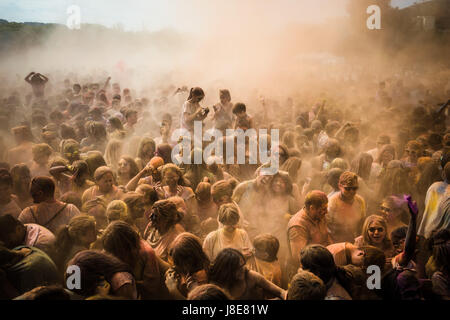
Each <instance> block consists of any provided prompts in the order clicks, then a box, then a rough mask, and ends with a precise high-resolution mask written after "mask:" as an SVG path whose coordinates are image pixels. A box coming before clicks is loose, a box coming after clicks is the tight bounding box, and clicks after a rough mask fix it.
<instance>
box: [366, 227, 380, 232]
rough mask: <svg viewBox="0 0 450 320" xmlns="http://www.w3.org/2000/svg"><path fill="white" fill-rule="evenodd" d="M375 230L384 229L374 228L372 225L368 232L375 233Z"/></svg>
mask: <svg viewBox="0 0 450 320" xmlns="http://www.w3.org/2000/svg"><path fill="white" fill-rule="evenodd" d="M375 231H378V232H383V231H384V228H374V227H372V228H369V232H371V233H375Z"/></svg>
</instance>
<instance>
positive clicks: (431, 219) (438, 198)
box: [417, 162, 450, 238]
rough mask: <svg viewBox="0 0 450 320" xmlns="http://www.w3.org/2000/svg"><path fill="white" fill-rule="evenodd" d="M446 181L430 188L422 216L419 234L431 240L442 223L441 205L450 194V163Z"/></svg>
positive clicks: (446, 165)
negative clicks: (439, 211)
mask: <svg viewBox="0 0 450 320" xmlns="http://www.w3.org/2000/svg"><path fill="white" fill-rule="evenodd" d="M444 177H445V180H444V181H439V182H435V183H433V184H432V185H431V186H430V188H428V191H427V195H426V198H425V211H424V213H423V216H422V221H421V222H420V225H419V229H418V231H417V234H418V235H420V236H423V237H424V238H430V236H431V234H432V232H433V231H434V230H436V227H437V226H438V225H439V223H440V222H441V219H442V216H439V215H438V209H439V204H440V203H441V202H442V201H444V200H445V199H447V198H448V197H449V194H450V187H449V182H450V162H447V164H445V167H444Z"/></svg>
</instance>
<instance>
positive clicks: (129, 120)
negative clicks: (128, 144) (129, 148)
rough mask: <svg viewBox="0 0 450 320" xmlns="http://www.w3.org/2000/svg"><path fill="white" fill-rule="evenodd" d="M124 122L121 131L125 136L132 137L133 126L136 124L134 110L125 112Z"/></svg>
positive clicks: (135, 111)
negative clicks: (123, 131) (122, 130)
mask: <svg viewBox="0 0 450 320" xmlns="http://www.w3.org/2000/svg"><path fill="white" fill-rule="evenodd" d="M125 120H126V123H125V125H124V126H123V129H124V130H125V132H126V133H127V136H132V135H133V134H134V130H135V129H134V126H135V125H136V123H137V122H138V112H137V110H134V109H128V110H126V111H125Z"/></svg>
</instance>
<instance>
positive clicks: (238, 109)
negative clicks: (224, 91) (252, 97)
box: [232, 102, 247, 114]
mask: <svg viewBox="0 0 450 320" xmlns="http://www.w3.org/2000/svg"><path fill="white" fill-rule="evenodd" d="M246 111H247V107H246V106H245V104H243V103H242V102H237V103H235V104H234V106H233V109H232V112H233V114H238V113H240V112H246Z"/></svg>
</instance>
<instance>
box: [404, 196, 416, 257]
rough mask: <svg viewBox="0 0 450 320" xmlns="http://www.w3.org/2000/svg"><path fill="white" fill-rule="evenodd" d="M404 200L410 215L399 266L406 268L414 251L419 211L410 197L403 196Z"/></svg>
mask: <svg viewBox="0 0 450 320" xmlns="http://www.w3.org/2000/svg"><path fill="white" fill-rule="evenodd" d="M404 199H405V200H406V201H407V202H408V209H409V214H410V220H409V226H408V232H407V233H406V240H405V251H404V255H403V259H402V260H403V261H401V264H402V265H403V266H406V265H407V264H408V262H409V261H411V259H412V258H413V256H414V251H415V250H416V224H417V215H418V213H419V209H418V208H417V203H416V201H412V199H411V196H410V195H405V196H404Z"/></svg>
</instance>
